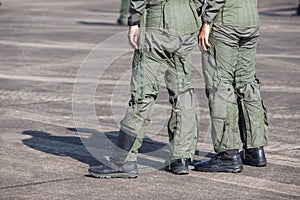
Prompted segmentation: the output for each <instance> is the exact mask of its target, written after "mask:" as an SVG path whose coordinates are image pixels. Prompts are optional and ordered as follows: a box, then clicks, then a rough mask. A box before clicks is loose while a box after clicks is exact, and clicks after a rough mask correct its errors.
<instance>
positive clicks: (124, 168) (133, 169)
mask: <svg viewBox="0 0 300 200" xmlns="http://www.w3.org/2000/svg"><path fill="white" fill-rule="evenodd" d="M89 173H90V175H91V176H93V177H96V178H136V177H137V175H138V170H137V164H136V162H126V163H124V164H123V165H116V167H115V168H113V167H109V166H106V165H100V166H91V167H90V168H89Z"/></svg>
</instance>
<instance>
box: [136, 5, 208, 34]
mask: <svg viewBox="0 0 300 200" xmlns="http://www.w3.org/2000/svg"><path fill="white" fill-rule="evenodd" d="M202 5H203V0H131V7H130V19H131V21H133V22H137V21H140V20H141V18H142V15H144V13H145V10H147V11H149V9H151V7H153V6H154V7H156V6H162V7H161V9H160V10H157V11H158V12H160V13H161V15H162V16H163V17H166V18H165V19H164V21H165V23H166V24H164V27H165V28H169V29H173V30H177V27H180V28H181V26H186V27H191V26H194V25H195V16H196V18H197V16H198V15H199V14H200V12H201V9H202ZM165 6H166V7H165ZM156 9H157V8H154V10H156ZM191 9H192V11H193V12H191ZM162 11H163V12H162ZM160 22H161V21H160ZM159 24H160V23H159ZM196 25H198V19H197V22H196ZM155 27H157V25H155ZM180 30H181V29H180ZM184 30H186V29H184ZM192 32H193V31H192Z"/></svg>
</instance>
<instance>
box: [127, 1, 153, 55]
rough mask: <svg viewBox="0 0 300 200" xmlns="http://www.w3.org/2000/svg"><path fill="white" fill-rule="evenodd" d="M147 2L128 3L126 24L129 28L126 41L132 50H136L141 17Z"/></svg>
mask: <svg viewBox="0 0 300 200" xmlns="http://www.w3.org/2000/svg"><path fill="white" fill-rule="evenodd" d="M148 2H149V0H131V2H130V16H129V18H128V23H127V24H128V26H129V31H128V41H129V44H130V46H131V47H132V48H133V49H134V50H137V49H138V38H139V30H140V27H139V26H140V21H141V16H142V15H143V14H144V12H145V8H146V5H147V3H148Z"/></svg>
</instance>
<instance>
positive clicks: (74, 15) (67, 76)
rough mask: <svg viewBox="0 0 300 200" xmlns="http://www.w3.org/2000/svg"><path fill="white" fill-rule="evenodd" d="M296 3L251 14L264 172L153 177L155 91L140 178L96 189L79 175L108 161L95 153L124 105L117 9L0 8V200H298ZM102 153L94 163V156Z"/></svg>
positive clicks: (125, 52)
mask: <svg viewBox="0 0 300 200" xmlns="http://www.w3.org/2000/svg"><path fill="white" fill-rule="evenodd" d="M297 2H298V1H296V0H294V1H291V0H289V1H286V0H264V1H260V4H259V9H260V14H261V40H260V43H259V48H258V56H257V73H258V76H259V78H260V79H261V81H262V95H263V97H264V100H265V104H266V106H267V108H268V117H269V131H270V133H269V140H270V142H269V145H268V146H266V152H267V158H268V161H269V164H268V166H267V167H265V168H253V167H248V166H245V167H244V171H243V172H242V173H240V174H226V173H219V174H215V173H208V174H206V173H198V172H194V171H191V173H190V175H188V176H176V175H173V174H170V173H168V172H166V171H164V170H157V168H159V167H161V166H163V158H164V157H165V156H166V152H167V148H166V147H167V146H166V143H167V141H168V139H167V135H166V131H165V124H166V118H167V116H168V113H169V106H168V103H167V100H166V97H167V94H166V92H165V90H162V93H161V94H160V96H159V99H158V105H157V106H156V109H155V111H154V113H155V115H154V116H155V117H154V119H153V124H152V125H151V127H150V129H149V131H148V133H147V138H146V139H145V143H144V146H143V148H142V150H141V153H140V157H139V167H140V171H141V174H140V176H139V177H138V178H137V179H132V180H122V179H121V180H120V179H108V180H101V179H95V178H91V177H89V176H87V168H88V167H89V165H91V164H95V163H97V162H98V161H97V159H95V157H97V158H98V159H103V157H105V156H107V155H106V154H107V153H108V152H109V148H111V146H109V145H108V146H101V145H106V144H107V143H108V140H105V141H106V142H105V143H103V140H104V139H106V138H108V139H109V140H112V141H113V140H114V139H115V137H116V131H117V130H118V122H119V121H120V119H121V118H122V116H123V115H124V112H125V108H126V104H127V100H128V97H129V94H128V89H129V88H128V84H129V74H130V62H131V54H132V52H131V51H130V49H129V47H128V46H126V45H127V44H126V32H123V31H126V29H127V28H126V27H120V26H116V25H115V21H116V18H117V17H118V7H119V1H118V0H101V1H96V0H88V1H79V0H73V1H68V0H59V1H58V0H53V1H43V0H24V1H17V0H10V1H4V3H3V5H2V6H1V8H0V23H1V28H0V36H1V37H0V105H1V107H0V114H1V115H0V151H1V156H0V199H299V198H300V179H299V172H300V155H299V152H300V145H299V144H300V139H299V129H300V125H299V124H300V123H299V117H300V115H299V111H300V104H299V97H300V82H299V80H300V78H299V77H300V70H299V63H300V48H299V46H300V36H299V35H300V29H299V27H300V20H299V19H300V17H298V16H295V15H294V13H295V11H296V7H297ZM98 44H100V45H99V46H98V48H97V49H95V50H94V51H92V53H91V54H90V56H89V57H87V56H88V54H89V53H90V52H91V50H92V49H93V48H94V47H96V46H97V45H98ZM193 55H194V60H195V61H194V62H195V68H194V69H193V70H194V71H193V74H194V75H193V76H194V77H193V79H194V85H195V87H196V92H197V95H198V96H197V99H198V108H199V110H198V112H199V119H200V123H199V128H200V135H199V143H198V151H197V155H196V157H195V158H196V159H201V160H205V159H208V157H209V156H210V155H211V154H210V153H211V152H212V147H211V142H210V136H209V135H210V134H209V125H210V123H209V113H208V109H207V100H206V98H205V97H204V90H203V87H204V83H203V78H202V76H201V66H200V65H199V63H200V61H199V59H200V53H199V52H198V50H197V49H195V51H194V53H193ZM110 58H113V60H112V61H111V60H110ZM84 60H85V62H83V61H84ZM109 61H111V63H109ZM107 64H109V65H107ZM76 75H77V79H76ZM74 83H76V84H74ZM162 87H164V86H163V85H162ZM95 91H96V92H95ZM89 95H90V96H89ZM94 96H95V99H94ZM82 97H89V100H91V101H89V102H85V100H84V99H83V98H82ZM72 98H73V109H72ZM93 100H95V103H93ZM76 128H77V129H78V130H79V133H77V131H76V130H77V129H76ZM99 145H100V146H99ZM101 147H103V148H102V149H104V150H105V151H103V152H104V153H103V152H102V154H100V156H99V154H97V152H98V151H99V149H101ZM107 148H108V149H107ZM87 149H88V150H89V151H88V150H87ZM191 169H192V167H191Z"/></svg>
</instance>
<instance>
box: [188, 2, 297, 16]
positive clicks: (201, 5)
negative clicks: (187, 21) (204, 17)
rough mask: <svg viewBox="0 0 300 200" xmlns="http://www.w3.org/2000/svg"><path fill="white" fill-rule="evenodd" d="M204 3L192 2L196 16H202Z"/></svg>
mask: <svg viewBox="0 0 300 200" xmlns="http://www.w3.org/2000/svg"><path fill="white" fill-rule="evenodd" d="M204 1H205V0H194V3H195V6H196V9H197V13H198V16H200V15H201V14H202V7H203V4H204ZM299 1H300V0H299Z"/></svg>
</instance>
